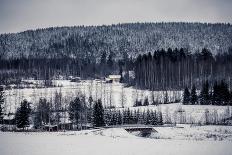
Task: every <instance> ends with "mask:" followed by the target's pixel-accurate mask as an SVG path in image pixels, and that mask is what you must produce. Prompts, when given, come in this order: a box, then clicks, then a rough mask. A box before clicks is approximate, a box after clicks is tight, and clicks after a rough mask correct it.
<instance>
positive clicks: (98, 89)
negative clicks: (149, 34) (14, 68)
mask: <svg viewBox="0 0 232 155" xmlns="http://www.w3.org/2000/svg"><path fill="white" fill-rule="evenodd" d="M27 82H30V83H40V82H41V81H35V80H31V81H29V80H28V81H27ZM53 84H54V85H56V86H61V87H52V88H25V89H12V90H6V96H5V97H6V100H5V104H6V105H5V106H4V107H5V108H6V113H8V112H15V109H16V108H17V107H18V106H19V103H20V102H21V101H22V100H23V99H27V100H28V101H31V102H32V103H33V105H32V106H34V105H35V104H37V103H38V101H39V98H40V97H45V98H47V99H48V100H49V101H50V102H52V101H53V98H54V96H55V92H61V93H62V96H63V98H62V103H64V104H66V105H68V104H69V103H70V101H71V100H73V99H74V98H75V96H77V94H78V93H80V92H81V93H82V94H85V95H86V98H88V96H90V95H91V96H93V99H94V100H97V99H99V98H102V102H103V105H104V106H106V105H109V104H110V102H111V105H113V106H115V107H116V108H120V107H121V100H122V97H123V98H124V106H125V107H126V108H127V107H130V108H131V109H135V110H137V109H140V111H141V112H142V111H143V110H147V109H150V110H161V111H162V113H163V115H164V122H166V121H167V120H168V119H169V118H170V119H171V121H172V122H176V123H181V122H180V117H185V118H186V122H188V123H203V122H204V117H205V111H206V110H208V111H209V114H210V115H215V114H216V115H218V116H217V117H218V120H221V118H228V117H230V116H231V115H232V107H226V106H211V105H206V106H198V105H197V106H196V105H187V106H186V105H182V104H181V103H174V104H168V105H160V106H158V107H157V106H148V107H133V104H134V102H135V99H136V98H137V97H138V99H142V100H143V99H144V98H145V97H148V98H149V99H150V100H151V91H148V90H136V89H134V88H133V87H124V86H123V84H121V83H112V84H111V83H105V82H104V81H100V80H99V81H97V80H93V81H91V80H83V81H81V82H79V83H76V82H70V81H68V80H54V81H53ZM122 92H123V93H122ZM168 94H169V100H170V101H172V100H176V99H180V98H181V92H180V91H168ZM154 96H155V99H156V100H160V101H162V100H163V99H164V96H165V92H163V91H155V92H154ZM174 96H177V98H175V97H174ZM63 106H64V105H63ZM228 109H229V110H228ZM228 111H230V112H229V113H228Z"/></svg>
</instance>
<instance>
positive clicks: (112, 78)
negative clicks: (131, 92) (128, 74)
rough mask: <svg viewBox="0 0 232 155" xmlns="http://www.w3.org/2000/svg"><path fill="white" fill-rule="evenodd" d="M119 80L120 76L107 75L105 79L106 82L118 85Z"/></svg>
mask: <svg viewBox="0 0 232 155" xmlns="http://www.w3.org/2000/svg"><path fill="white" fill-rule="evenodd" d="M120 79H121V75H109V76H108V78H106V81H107V82H114V83H119V82H120Z"/></svg>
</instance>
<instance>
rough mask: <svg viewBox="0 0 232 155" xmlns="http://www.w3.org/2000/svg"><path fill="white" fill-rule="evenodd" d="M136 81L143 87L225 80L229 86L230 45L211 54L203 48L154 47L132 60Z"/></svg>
mask: <svg viewBox="0 0 232 155" xmlns="http://www.w3.org/2000/svg"><path fill="white" fill-rule="evenodd" d="M134 66H135V69H134V71H135V85H136V86H137V87H139V88H142V89H150V90H171V89H179V90H180V89H182V88H184V87H185V86H187V87H192V86H193V85H195V86H196V87H197V88H199V87H200V86H201V85H202V83H204V82H205V81H208V82H209V83H210V84H211V83H214V82H215V81H220V80H223V79H224V80H225V81H226V82H227V83H228V84H229V87H230V86H231V77H232V49H229V50H228V52H225V53H221V54H217V55H215V56H213V54H212V53H211V52H210V51H209V50H208V49H206V48H203V49H202V50H201V51H200V52H196V53H190V52H189V51H188V50H187V49H184V48H180V49H171V48H169V49H167V50H164V49H162V50H157V51H155V52H154V53H153V54H152V53H148V54H144V55H139V56H138V57H137V59H136V61H135V64H134Z"/></svg>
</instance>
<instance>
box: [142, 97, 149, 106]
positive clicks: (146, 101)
mask: <svg viewBox="0 0 232 155" xmlns="http://www.w3.org/2000/svg"><path fill="white" fill-rule="evenodd" d="M148 105H149V100H148V97H146V98H145V99H144V102H143V106H148Z"/></svg>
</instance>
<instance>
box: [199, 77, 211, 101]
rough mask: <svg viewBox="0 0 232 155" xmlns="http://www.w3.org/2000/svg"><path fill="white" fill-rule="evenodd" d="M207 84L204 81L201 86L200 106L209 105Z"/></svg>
mask: <svg viewBox="0 0 232 155" xmlns="http://www.w3.org/2000/svg"><path fill="white" fill-rule="evenodd" d="M209 99H210V98H209V83H208V81H206V82H205V83H204V84H203V85H202V89H201V93H200V104H201V105H208V104H209Z"/></svg>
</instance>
